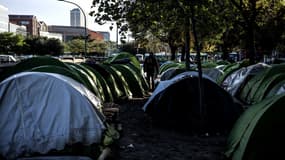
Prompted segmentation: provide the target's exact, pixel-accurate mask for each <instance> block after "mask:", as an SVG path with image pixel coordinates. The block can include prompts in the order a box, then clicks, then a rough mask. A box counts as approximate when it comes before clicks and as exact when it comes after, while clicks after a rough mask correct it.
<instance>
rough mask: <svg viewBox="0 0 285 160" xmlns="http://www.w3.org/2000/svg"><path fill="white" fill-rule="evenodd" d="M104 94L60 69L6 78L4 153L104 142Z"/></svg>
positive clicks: (0, 140)
mask: <svg viewBox="0 0 285 160" xmlns="http://www.w3.org/2000/svg"><path fill="white" fill-rule="evenodd" d="M100 109H101V102H100V100H99V99H98V98H97V97H96V96H95V95H94V94H93V93H92V92H91V91H89V90H88V89H86V88H85V87H84V86H83V85H82V84H80V83H78V82H76V81H75V80H73V79H71V78H68V77H66V76H62V75H59V74H54V73H42V72H21V73H18V74H16V75H13V76H10V77H9V78H7V79H5V80H4V81H2V82H1V83H0V115H1V116H0V128H1V131H0V154H1V155H2V156H4V157H5V158H7V159H11V158H12V159H13V158H16V157H18V156H22V155H26V154H32V153H41V154H44V153H47V152H49V151H50V150H52V149H55V150H62V149H64V147H65V145H67V144H68V145H71V144H74V143H77V142H80V143H82V144H85V145H90V144H94V143H100V142H101V137H102V134H103V132H104V130H105V129H106V126H105V124H104V116H103V114H102V113H101V112H100Z"/></svg>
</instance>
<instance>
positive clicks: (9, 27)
mask: <svg viewBox="0 0 285 160" xmlns="http://www.w3.org/2000/svg"><path fill="white" fill-rule="evenodd" d="M0 32H12V33H15V34H21V35H23V36H26V35H27V28H26V27H25V26H23V25H16V24H12V23H10V22H9V16H8V8H6V7H4V6H2V5H0Z"/></svg>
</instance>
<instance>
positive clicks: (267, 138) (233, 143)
mask: <svg viewBox="0 0 285 160" xmlns="http://www.w3.org/2000/svg"><path fill="white" fill-rule="evenodd" d="M284 103H285V94H281V95H278V96H274V97H270V98H267V99H264V100H262V101H260V102H258V103H256V104H254V105H252V106H250V107H249V108H248V109H246V110H245V111H244V112H243V114H242V115H241V116H240V117H239V119H238V120H237V121H236V123H235V125H234V127H233V129H232V130H231V132H230V134H229V137H228V142H227V148H226V152H225V155H226V156H227V157H228V158H229V159H232V160H240V159H243V160H260V159H282V158H281V157H284V143H285V138H284V135H285V130H284V127H285V121H284V113H285V108H284Z"/></svg>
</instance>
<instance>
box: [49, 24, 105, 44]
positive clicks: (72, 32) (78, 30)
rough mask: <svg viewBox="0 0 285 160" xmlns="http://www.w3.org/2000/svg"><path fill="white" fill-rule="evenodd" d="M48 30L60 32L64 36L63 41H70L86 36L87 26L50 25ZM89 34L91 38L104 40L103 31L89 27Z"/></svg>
mask: <svg viewBox="0 0 285 160" xmlns="http://www.w3.org/2000/svg"><path fill="white" fill-rule="evenodd" d="M48 31H49V32H50V33H60V34H62V36H63V42H68V41H70V40H72V39H74V38H76V37H84V36H85V27H75V26H56V25H50V26H48ZM87 34H88V35H89V39H91V40H104V37H103V35H102V34H101V33H99V32H95V31H92V30H90V29H87Z"/></svg>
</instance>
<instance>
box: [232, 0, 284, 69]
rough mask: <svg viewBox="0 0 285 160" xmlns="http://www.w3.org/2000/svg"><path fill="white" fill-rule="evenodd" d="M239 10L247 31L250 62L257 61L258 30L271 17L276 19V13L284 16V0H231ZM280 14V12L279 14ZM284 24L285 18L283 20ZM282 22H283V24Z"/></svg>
mask: <svg viewBox="0 0 285 160" xmlns="http://www.w3.org/2000/svg"><path fill="white" fill-rule="evenodd" d="M230 2H231V4H233V5H234V6H235V7H236V8H237V10H238V11H239V12H238V13H239V17H240V25H241V26H242V27H243V29H244V31H245V39H244V41H245V48H246V49H247V50H248V52H249V55H248V57H249V60H250V63H251V64H253V63H255V56H256V48H255V47H256V40H257V39H256V38H257V37H256V35H258V33H257V31H258V30H259V29H260V27H262V26H263V25H264V24H266V22H267V21H268V20H270V19H274V17H275V16H276V13H280V11H281V15H283V17H284V1H283V0H230ZM277 15H278V14H277ZM282 23H283V24H284V19H283V22H282ZM282 23H281V24H282ZM259 35H260V36H261V37H262V35H261V34H259Z"/></svg>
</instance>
